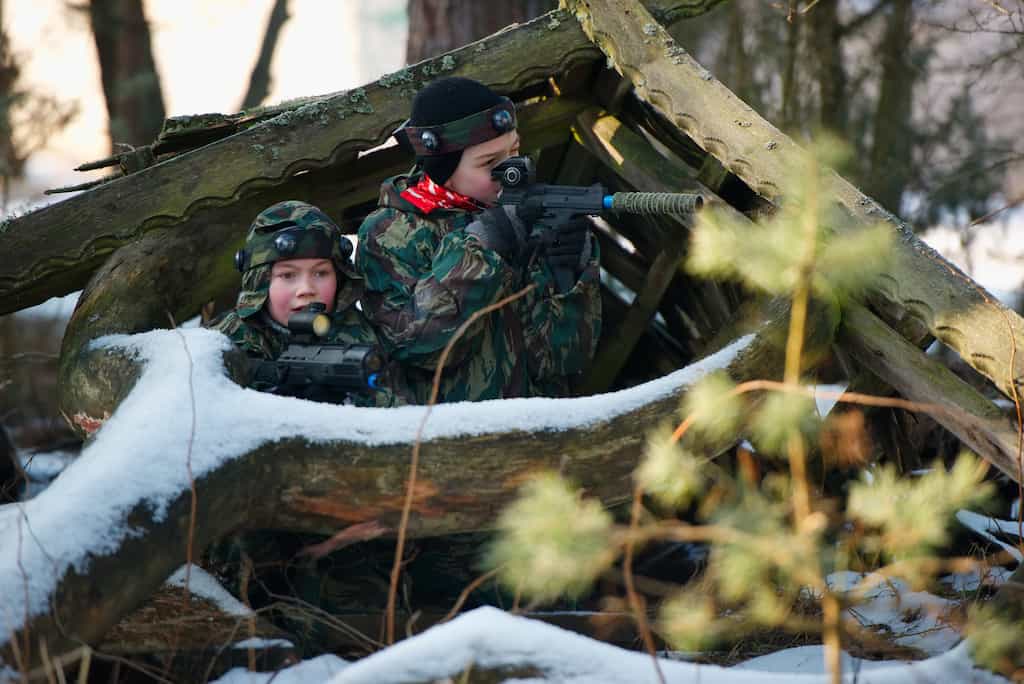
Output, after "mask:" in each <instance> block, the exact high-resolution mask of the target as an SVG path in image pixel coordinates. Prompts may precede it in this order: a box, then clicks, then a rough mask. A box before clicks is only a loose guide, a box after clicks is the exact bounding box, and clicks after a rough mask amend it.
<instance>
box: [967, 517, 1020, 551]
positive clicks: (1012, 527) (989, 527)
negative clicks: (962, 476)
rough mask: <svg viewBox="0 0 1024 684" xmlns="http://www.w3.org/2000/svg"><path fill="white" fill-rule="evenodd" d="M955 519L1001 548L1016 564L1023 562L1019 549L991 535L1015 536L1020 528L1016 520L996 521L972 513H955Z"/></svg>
mask: <svg viewBox="0 0 1024 684" xmlns="http://www.w3.org/2000/svg"><path fill="white" fill-rule="evenodd" d="M956 519H957V520H959V521H960V524H961V525H963V526H964V527H966V528H967V529H969V530H973V531H974V532H975V533H976V534H978V535H980V536H981V537H983V538H985V539H988V540H989V541H990V542H992V543H993V544H996V545H998V546H1000V547H1002V548H1003V549H1004V550H1005V551H1006V552H1007V553H1009V554H1010V555H1011V556H1013V557H1014V558H1015V559H1017V562H1018V563H1019V562H1021V561H1024V554H1021V552H1020V549H1018V548H1017V547H1016V546H1014V545H1013V544H1007V543H1006V542H1004V541H1003V540H1002V539H999V538H998V537H996V536H995V534H993V533H995V532H999V533H1001V534H1006V535H1010V536H1017V535H1018V534H1019V531H1020V528H1019V527H1018V525H1017V521H1016V520H998V519H996V518H993V517H991V516H987V515H981V514H980V513H974V512H973V511H957V513H956Z"/></svg>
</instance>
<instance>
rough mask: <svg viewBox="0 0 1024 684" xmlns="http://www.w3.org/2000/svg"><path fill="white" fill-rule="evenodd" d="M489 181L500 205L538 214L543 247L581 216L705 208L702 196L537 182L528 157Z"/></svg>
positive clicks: (563, 286)
mask: <svg viewBox="0 0 1024 684" xmlns="http://www.w3.org/2000/svg"><path fill="white" fill-rule="evenodd" d="M491 178H493V179H495V180H496V181H498V182H499V183H501V185H502V190H501V195H500V196H499V197H498V203H499V204H507V205H512V206H516V207H518V208H521V210H525V211H523V213H524V214H526V215H530V216H538V215H539V217H540V218H538V219H536V220H535V221H534V223H533V225H534V226H540V227H541V228H547V229H549V230H542V231H541V236H540V241H541V244H542V245H544V244H546V243H551V242H554V241H555V240H557V239H558V229H559V228H560V227H562V226H565V225H568V223H569V221H570V220H571V219H572V218H573V217H574V216H579V215H581V214H600V213H601V212H603V211H608V210H611V211H619V212H626V213H630V214H690V213H693V212H694V211H696V210H698V209H700V208H701V207H702V206H703V205H704V198H703V197H701V196H700V195H695V194H690V193H682V192H616V193H614V194H608V191H607V190H606V189H605V188H604V187H602V186H601V185H599V184H594V185H591V186H589V187H584V186H576V185H547V184H544V183H537V182H536V179H537V173H536V169H535V168H534V165H533V160H532V159H530V158H529V157H509V158H508V159H506V160H505V161H503V162H501V163H500V164H498V165H497V166H495V167H494V169H492V170H491ZM556 275H557V274H556ZM563 275H564V274H563ZM557 285H558V289H559V290H560V291H561V292H568V291H569V289H570V288H572V283H566V282H558V283H557Z"/></svg>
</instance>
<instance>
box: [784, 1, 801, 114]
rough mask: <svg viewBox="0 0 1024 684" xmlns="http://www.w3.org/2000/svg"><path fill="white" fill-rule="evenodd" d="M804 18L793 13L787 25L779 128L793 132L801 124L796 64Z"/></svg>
mask: <svg viewBox="0 0 1024 684" xmlns="http://www.w3.org/2000/svg"><path fill="white" fill-rule="evenodd" d="M802 22H803V16H802V15H801V14H799V13H797V12H793V13H792V14H791V16H790V17H789V18H788V23H787V25H786V61H785V63H784V64H785V66H784V68H783V71H782V111H781V112H780V113H779V128H781V129H782V130H784V131H787V132H791V131H792V130H793V128H795V127H796V126H797V124H799V115H798V113H797V98H796V62H797V59H798V58H799V52H800V24H801V23H802Z"/></svg>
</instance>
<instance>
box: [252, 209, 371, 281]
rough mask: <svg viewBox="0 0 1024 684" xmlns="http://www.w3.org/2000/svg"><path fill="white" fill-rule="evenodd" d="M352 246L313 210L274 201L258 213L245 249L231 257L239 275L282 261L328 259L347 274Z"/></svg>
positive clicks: (339, 232) (325, 216) (326, 219)
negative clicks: (274, 202)
mask: <svg viewBox="0 0 1024 684" xmlns="http://www.w3.org/2000/svg"><path fill="white" fill-rule="evenodd" d="M351 253H352V243H351V242H349V241H348V239H347V238H345V237H344V236H343V235H342V234H341V230H340V229H339V228H338V226H337V225H335V223H334V222H333V221H331V219H330V218H328V217H327V215H326V214H324V213H323V212H322V211H320V210H319V209H317V208H316V207H314V206H312V205H310V204H306V203H305V202H298V201H295V200H291V201H287V202H278V203H277V204H275V205H273V206H271V207H268V208H267V209H265V210H263V211H262V212H260V214H259V216H257V217H256V220H254V221H253V223H252V226H251V227H250V229H249V236H248V238H247V239H246V241H245V248H244V249H241V250H239V251H238V253H237V254H235V266H236V267H237V268H238V270H239V271H242V272H243V273H244V272H245V271H248V270H250V269H253V268H256V267H258V266H262V265H264V264H272V263H274V262H275V261H279V260H282V259H304V258H321V259H332V260H333V261H334V262H335V263H336V265H338V267H339V268H340V269H341V270H342V271H343V272H346V274H347V269H346V268H345V267H346V266H348V258H349V256H350V255H351Z"/></svg>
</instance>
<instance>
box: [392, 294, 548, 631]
mask: <svg viewBox="0 0 1024 684" xmlns="http://www.w3.org/2000/svg"><path fill="white" fill-rule="evenodd" d="M536 287H537V285H536V283H534V284H531V285H528V286H526V287H524V288H523V289H522V290H519V291H518V292H516V293H515V294H512V295H509V296H508V297H505V298H504V299H502V300H500V301H497V302H495V303H494V304H491V305H489V306H485V307H484V308H482V309H480V310H479V311H476V312H474V313H473V315H471V316H470V317H469V318H468V319H466V320H465V322H463V324H462V325H460V326H459V327H458V329H456V331H455V334H453V335H452V337H451V339H450V340H448V344H446V345H445V347H444V350H443V351H442V352H441V357H440V359H439V360H438V362H437V368H436V369H434V384H433V386H432V387H431V389H430V400H429V401H428V402H427V410H426V411H425V412H424V413H423V419H422V420H421V421H420V425H419V428H418V429H417V430H416V442H415V443H414V444H413V446H412V459H411V461H410V463H409V481H408V484H407V485H406V489H405V501H404V502H403V504H402V517H401V521H400V522H399V525H398V539H397V541H396V547H395V561H394V563H393V564H392V566H391V582H390V585H389V586H388V602H387V609H386V614H385V620H386V641H387V643H388V645H390V644H393V643H395V600H396V598H397V596H398V577H399V575H400V574H401V569H402V555H403V553H404V550H405V534H406V528H407V527H408V525H409V514H410V513H411V511H412V498H413V495H414V493H415V488H416V470H417V468H418V467H419V460H420V443H421V442H422V439H423V428H424V427H426V424H427V419H428V418H429V417H430V413H431V411H433V409H434V404H436V403H437V395H438V394H439V393H440V391H441V389H440V388H441V372H442V371H443V370H444V365H445V363H446V362H447V361H448V355H449V354H450V353H451V351H452V347H454V346H455V343H456V342H457V341H458V340H459V338H460V337H462V336H463V335H464V334H465V332H466V330H468V329H469V326H471V325H472V324H473V323H475V322H476V321H477V320H478V319H480V318H481V317H483V316H486V315H487V314H489V313H491V312H492V311H496V310H498V309H500V308H501V307H503V306H505V305H506V304H509V303H511V302H514V301H515V300H517V299H519V298H520V297H523V296H525V295H526V294H527V293H529V292H530V291H532V290H533V289H534V288H536Z"/></svg>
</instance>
